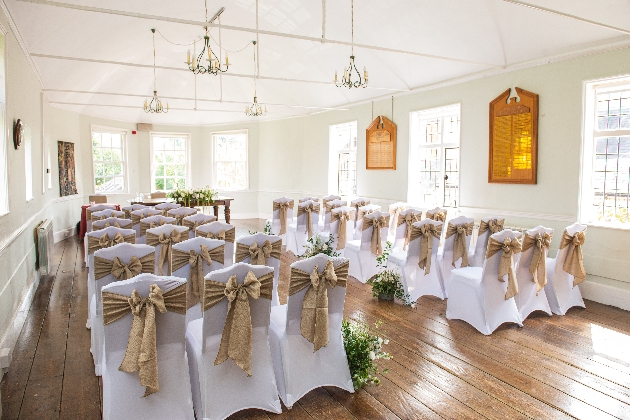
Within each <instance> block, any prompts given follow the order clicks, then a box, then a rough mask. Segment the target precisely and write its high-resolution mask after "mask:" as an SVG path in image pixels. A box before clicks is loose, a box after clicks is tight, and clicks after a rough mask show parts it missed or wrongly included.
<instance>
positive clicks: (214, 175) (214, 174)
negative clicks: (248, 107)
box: [210, 129, 249, 191]
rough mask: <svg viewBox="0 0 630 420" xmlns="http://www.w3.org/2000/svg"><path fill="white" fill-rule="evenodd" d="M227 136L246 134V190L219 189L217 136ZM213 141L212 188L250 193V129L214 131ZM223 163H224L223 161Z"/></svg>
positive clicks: (212, 134)
mask: <svg viewBox="0 0 630 420" xmlns="http://www.w3.org/2000/svg"><path fill="white" fill-rule="evenodd" d="M225 134H228V135H229V134H232V135H234V134H245V188H238V189H233V188H232V189H225V188H220V187H219V179H218V174H217V167H218V165H217V162H219V161H218V160H217V142H216V138H215V136H220V135H225ZM210 136H211V137H210V138H211V141H212V186H213V188H215V189H218V190H220V191H248V190H249V129H244V130H228V131H213V132H212V133H211V135H210ZM221 162H223V161H221Z"/></svg>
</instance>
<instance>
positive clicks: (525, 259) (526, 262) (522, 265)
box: [516, 225, 553, 284]
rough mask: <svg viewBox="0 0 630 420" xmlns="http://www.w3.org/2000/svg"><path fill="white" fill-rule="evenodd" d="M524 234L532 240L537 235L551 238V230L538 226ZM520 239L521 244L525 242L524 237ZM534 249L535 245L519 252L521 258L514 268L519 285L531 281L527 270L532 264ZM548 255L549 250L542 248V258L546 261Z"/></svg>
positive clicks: (530, 275)
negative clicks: (545, 235)
mask: <svg viewBox="0 0 630 420" xmlns="http://www.w3.org/2000/svg"><path fill="white" fill-rule="evenodd" d="M525 233H526V235H527V236H530V237H532V238H536V237H537V236H538V235H544V234H545V233H546V234H548V235H549V236H550V237H551V236H553V229H551V228H546V227H544V226H540V225H539V226H536V227H535V228H533V229H529V230H527V231H525ZM521 238H522V241H521V242H523V241H525V238H526V236H525V235H523V236H522V237H521ZM535 248H536V245H534V246H532V247H531V248H528V249H526V250H524V251H522V252H521V256H520V258H519V260H518V265H517V267H516V277H517V278H518V280H519V284H520V283H521V281H532V277H533V276H532V274H531V273H530V271H529V268H530V265H531V263H532V257H533V256H534V249H535ZM548 254H549V248H543V257H542V258H543V259H546V258H547V255H548ZM545 274H546V273H545Z"/></svg>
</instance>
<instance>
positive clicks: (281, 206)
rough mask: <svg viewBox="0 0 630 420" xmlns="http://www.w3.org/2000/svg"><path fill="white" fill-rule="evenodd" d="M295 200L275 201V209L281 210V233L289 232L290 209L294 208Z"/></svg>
mask: <svg viewBox="0 0 630 420" xmlns="http://www.w3.org/2000/svg"><path fill="white" fill-rule="evenodd" d="M293 203H294V201H293V200H290V201H287V202H279V201H274V202H273V211H276V210H280V214H279V217H280V233H279V235H284V234H285V233H287V217H288V211H289V209H293Z"/></svg>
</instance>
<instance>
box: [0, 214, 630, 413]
mask: <svg viewBox="0 0 630 420" xmlns="http://www.w3.org/2000/svg"><path fill="white" fill-rule="evenodd" d="M235 222H236V225H237V235H238V236H240V235H243V234H247V231H248V230H259V229H262V223H263V221H260V220H247V221H235ZM79 245H80V242H78V240H77V238H76V237H75V238H70V239H67V240H65V241H63V242H61V243H58V244H57V245H56V246H55V259H54V270H53V273H54V275H52V276H48V277H45V278H43V279H42V281H41V283H40V286H39V289H38V290H37V293H36V296H35V299H34V301H33V305H32V307H31V310H30V313H29V315H28V318H27V320H26V324H25V325H24V328H23V330H22V333H21V335H20V337H19V340H18V342H17V345H16V347H15V350H14V353H13V361H12V364H11V367H10V369H9V371H8V372H7V374H6V375H5V376H4V378H3V380H2V410H3V411H2V413H3V417H2V419H3V420H12V419H53V418H55V419H56V418H63V419H98V418H100V417H101V392H100V380H99V378H97V377H95V376H94V365H93V363H92V356H91V354H90V351H89V346H90V332H89V330H86V328H85V320H86V316H87V301H86V295H87V286H86V279H87V271H86V269H85V268H84V266H83V262H82V261H83V249H82V247H81V246H79ZM292 260H293V258H292V255H291V254H289V255H284V256H283V266H282V277H283V278H284V279H285V280H284V281H281V285H282V288H284V289H286V276H287V272H288V270H287V264H288V263H290V262H291V261H292ZM282 288H281V292H282ZM586 306H587V309H586V310H584V309H572V310H570V311H569V313H568V314H567V315H566V316H563V317H560V316H553V317H548V316H546V315H540V316H537V315H535V316H533V317H530V318H529V319H527V320H526V321H525V327H524V328H518V327H516V326H512V325H505V326H503V327H501V328H500V329H499V330H497V331H496V332H495V333H494V334H493V335H492V336H489V337H485V336H483V335H481V334H480V333H478V332H477V331H476V330H474V329H473V328H472V327H470V326H469V325H468V324H466V323H464V322H461V321H448V320H447V319H446V318H445V316H444V313H445V309H446V303H445V302H443V301H440V300H438V299H435V298H421V299H420V300H419V301H418V305H417V308H415V309H411V308H407V307H402V306H400V305H397V304H395V303H393V302H379V301H376V300H374V299H372V297H371V294H370V290H369V287H368V286H366V285H363V284H361V283H359V282H358V281H356V280H353V279H350V281H349V284H348V293H347V299H346V309H345V312H346V316H347V317H348V318H352V319H356V320H362V321H365V322H368V323H374V322H376V321H377V320H382V321H383V325H382V327H381V333H382V334H383V335H384V336H386V337H388V338H389V339H390V343H389V344H388V345H386V346H385V350H386V351H389V352H390V353H391V354H392V355H393V360H386V361H382V362H381V363H380V367H381V368H382V369H389V372H388V373H387V374H385V375H382V383H381V385H380V386H370V387H367V388H365V389H362V390H359V391H358V392H356V393H355V394H350V393H347V392H345V391H341V390H338V389H335V388H329V387H325V388H321V389H318V390H315V391H312V392H311V393H309V394H307V395H306V396H305V397H303V398H302V399H301V400H300V401H299V402H298V403H297V404H296V405H295V406H294V407H293V409H292V410H291V411H288V410H286V409H285V410H284V412H283V413H282V414H281V415H275V414H267V413H265V412H262V411H259V410H247V411H244V412H241V413H238V414H237V415H234V416H232V418H256V419H268V418H286V419H293V418H295V419H310V418H314V419H320V418H321V419H352V418H360V419H397V418H401V419H415V418H429V419H433V418H436V419H437V418H447V419H466V418H492V419H521V418H522V419H525V418H530V419H562V418H582V419H589V420H590V419H612V418H620V419H630V313H629V312H626V311H623V310H620V309H616V308H613V307H609V306H605V305H601V304H598V303H595V302H590V301H587V302H586Z"/></svg>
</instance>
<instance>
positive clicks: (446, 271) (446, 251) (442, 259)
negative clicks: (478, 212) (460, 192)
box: [437, 216, 475, 297]
mask: <svg viewBox="0 0 630 420" xmlns="http://www.w3.org/2000/svg"><path fill="white" fill-rule="evenodd" d="M474 222H475V220H474V219H472V218H470V217H464V216H459V217H456V218H454V219H451V221H450V222H448V224H446V225H445V226H444V228H443V229H442V237H445V236H446V230H447V229H448V225H461V224H464V223H466V224H468V223H474ZM455 236H456V235H453V236H451V237H450V238H447V239H445V240H444V247H443V248H442V249H441V250H440V251H442V252H440V251H438V256H437V259H438V264H437V265H438V269H439V270H440V271H439V272H438V274H439V275H440V279H441V280H442V284H444V292H445V293H446V297H448V296H449V291H448V287H449V286H448V283H449V281H450V276H451V270H453V269H455V268H460V267H461V266H462V259H463V257H462V258H459V259H458V260H457V261H455V266H453V245H454V241H455ZM471 236H472V235H466V249H465V252H466V253H467V252H468V248H469V247H470V237H471ZM469 265H470V264H469Z"/></svg>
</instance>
